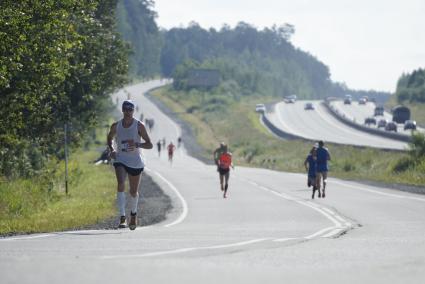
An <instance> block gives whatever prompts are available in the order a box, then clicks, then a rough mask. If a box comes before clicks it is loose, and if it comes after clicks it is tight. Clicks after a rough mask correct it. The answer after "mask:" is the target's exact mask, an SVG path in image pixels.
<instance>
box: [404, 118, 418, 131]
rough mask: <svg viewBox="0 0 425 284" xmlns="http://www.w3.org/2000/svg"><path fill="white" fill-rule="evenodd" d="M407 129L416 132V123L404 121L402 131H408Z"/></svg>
mask: <svg viewBox="0 0 425 284" xmlns="http://www.w3.org/2000/svg"><path fill="white" fill-rule="evenodd" d="M408 129H412V130H416V121H414V120H406V121H405V122H404V130H408Z"/></svg>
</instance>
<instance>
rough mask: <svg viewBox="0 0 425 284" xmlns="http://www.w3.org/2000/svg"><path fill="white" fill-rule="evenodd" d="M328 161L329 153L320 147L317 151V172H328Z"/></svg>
mask: <svg viewBox="0 0 425 284" xmlns="http://www.w3.org/2000/svg"><path fill="white" fill-rule="evenodd" d="M328 160H329V151H328V149H326V148H325V147H323V148H322V147H319V148H318V149H317V171H318V172H327V171H328Z"/></svg>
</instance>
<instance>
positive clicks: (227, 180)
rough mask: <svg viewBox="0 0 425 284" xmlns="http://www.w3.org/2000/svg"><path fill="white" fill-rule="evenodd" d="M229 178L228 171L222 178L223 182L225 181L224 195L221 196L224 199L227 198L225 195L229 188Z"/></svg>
mask: <svg viewBox="0 0 425 284" xmlns="http://www.w3.org/2000/svg"><path fill="white" fill-rule="evenodd" d="M229 176H230V171H228V172H227V173H226V174H225V175H224V178H225V181H226V184H225V185H224V195H223V197H224V198H226V197H227V196H226V194H227V189H228V188H229Z"/></svg>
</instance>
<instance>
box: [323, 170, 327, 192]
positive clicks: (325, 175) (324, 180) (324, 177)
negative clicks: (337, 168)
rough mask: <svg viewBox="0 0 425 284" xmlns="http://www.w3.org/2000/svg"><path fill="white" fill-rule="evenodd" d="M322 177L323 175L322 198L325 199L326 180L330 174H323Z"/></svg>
mask: <svg viewBox="0 0 425 284" xmlns="http://www.w3.org/2000/svg"><path fill="white" fill-rule="evenodd" d="M322 175H323V190H322V197H325V188H326V179H327V178H328V172H323V173H322Z"/></svg>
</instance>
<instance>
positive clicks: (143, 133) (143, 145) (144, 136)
mask: <svg viewBox="0 0 425 284" xmlns="http://www.w3.org/2000/svg"><path fill="white" fill-rule="evenodd" d="M138 131H139V135H140V136H141V137H142V139H143V140H144V141H145V142H143V143H136V147H138V148H143V149H152V148H153V145H152V142H151V139H150V138H149V135H148V132H147V131H146V128H145V126H144V125H143V123H141V122H140V123H139V124H138Z"/></svg>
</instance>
